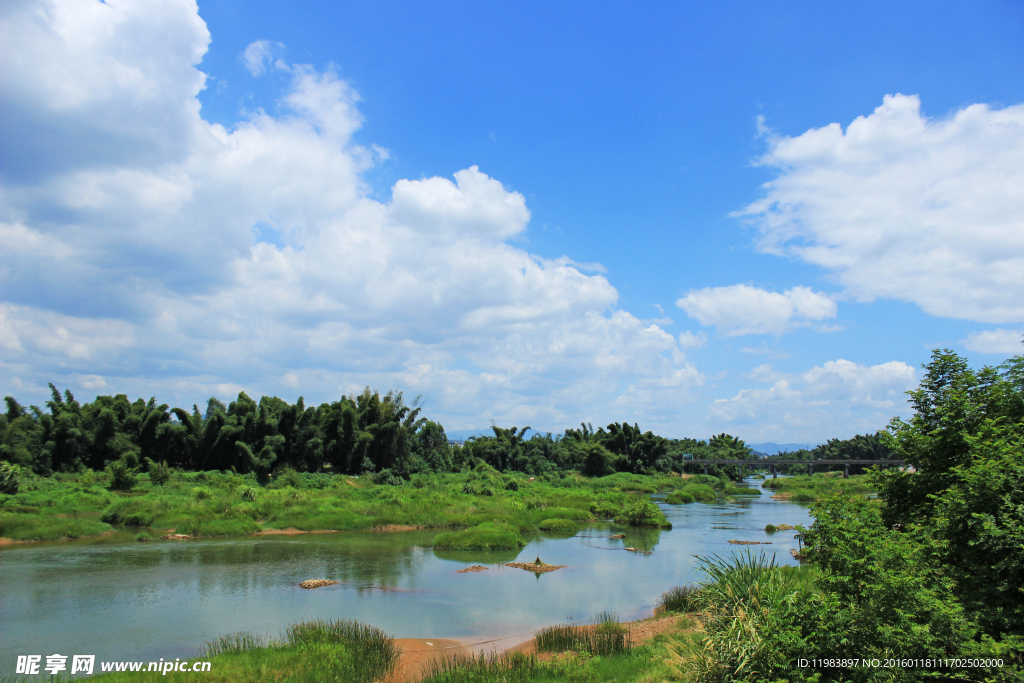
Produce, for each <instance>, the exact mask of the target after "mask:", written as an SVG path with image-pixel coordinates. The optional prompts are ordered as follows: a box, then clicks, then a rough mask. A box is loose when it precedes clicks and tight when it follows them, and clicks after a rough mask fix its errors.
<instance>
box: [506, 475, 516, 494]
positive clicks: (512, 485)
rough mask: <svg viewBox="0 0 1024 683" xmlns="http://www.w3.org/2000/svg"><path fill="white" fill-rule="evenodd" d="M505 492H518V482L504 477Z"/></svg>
mask: <svg viewBox="0 0 1024 683" xmlns="http://www.w3.org/2000/svg"><path fill="white" fill-rule="evenodd" d="M505 490H506V491H518V490H519V482H518V481H516V480H515V479H513V478H512V477H506V478H505Z"/></svg>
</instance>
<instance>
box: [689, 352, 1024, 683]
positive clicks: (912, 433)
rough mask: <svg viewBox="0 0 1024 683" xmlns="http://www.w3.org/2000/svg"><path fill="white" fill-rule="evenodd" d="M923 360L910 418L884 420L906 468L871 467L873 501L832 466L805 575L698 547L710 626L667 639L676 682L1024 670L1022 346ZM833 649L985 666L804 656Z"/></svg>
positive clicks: (811, 533) (966, 676)
mask: <svg viewBox="0 0 1024 683" xmlns="http://www.w3.org/2000/svg"><path fill="white" fill-rule="evenodd" d="M926 370H927V372H926V374H925V377H924V380H923V381H922V382H921V385H920V388H919V389H917V390H916V391H912V392H910V398H911V403H912V405H913V406H914V409H915V413H914V416H913V417H912V418H911V419H910V420H909V421H903V420H899V419H896V420H894V421H893V422H892V424H891V425H890V434H891V438H892V443H893V444H894V445H895V449H896V451H895V452H896V455H897V456H898V457H901V458H905V459H906V460H907V461H908V462H909V463H910V464H911V465H912V466H913V467H914V470H913V471H904V470H886V471H882V472H876V473H872V474H870V475H868V478H867V480H866V481H867V483H868V486H869V487H870V488H873V489H875V490H877V492H878V496H877V498H876V499H869V498H866V497H864V496H862V495H858V494H857V493H856V492H855V491H853V490H851V489H849V488H847V487H846V486H841V485H840V484H841V483H842V480H841V479H839V478H834V479H835V481H836V482H837V484H836V485H835V486H833V487H831V488H832V490H831V491H827V490H824V491H822V492H821V497H820V499H819V500H818V501H817V502H816V503H815V504H814V505H813V506H812V508H811V510H812V514H813V516H814V518H815V522H814V524H813V525H812V527H811V528H810V529H809V530H808V531H807V533H806V538H805V542H806V544H807V550H806V554H807V557H808V559H809V561H810V562H811V563H812V564H811V566H812V567H813V569H812V570H811V573H810V574H804V573H803V572H792V571H790V570H788V569H787V568H784V567H779V566H776V565H775V564H774V562H773V561H770V560H767V559H765V558H764V557H754V556H753V555H750V554H747V555H745V556H743V555H741V556H734V557H732V558H725V559H723V558H705V559H703V560H701V562H702V565H703V568H704V571H705V574H706V575H707V577H708V580H707V581H705V582H703V583H702V585H701V587H700V590H699V592H698V598H697V603H698V605H699V607H700V610H701V615H702V618H701V620H702V622H703V625H704V629H705V633H704V635H703V637H702V638H701V639H700V641H699V642H697V641H694V640H689V641H684V642H681V643H679V644H677V645H673V646H672V647H671V649H672V655H671V657H670V664H671V667H672V670H673V677H674V678H675V679H677V680H685V681H694V682H698V681H700V682H705V681H707V682H710V681H763V680H770V681H775V680H786V681H793V682H797V681H817V682H821V681H840V680H842V681H883V680H884V681H890V680H899V681H925V680H976V681H995V680H1005V681H1011V680H1022V679H1024V573H1022V572H1021V571H1020V567H1022V566H1024V517H1022V512H1021V511H1022V510H1024V358H1022V357H1019V356H1018V357H1016V358H1014V359H1011V360H1010V361H1008V362H1007V363H1005V364H1004V365H1003V366H1000V367H999V368H984V369H982V370H981V371H974V370H971V369H970V368H969V367H968V366H967V363H966V362H965V361H964V360H963V359H962V358H960V357H959V356H957V355H956V354H954V353H952V352H950V351H945V350H944V351H936V352H935V353H934V355H933V357H932V362H931V363H930V364H929V365H927V366H926ZM823 479H825V480H827V479H828V478H823ZM778 481H780V482H781V481H782V480H778ZM766 484H767V482H766ZM793 485H794V486H799V485H800V482H794V484H793ZM796 490H800V489H796ZM805 490H806V489H805ZM836 657H849V658H854V657H856V658H858V659H863V658H869V659H872V658H877V659H879V660H882V661H884V660H885V659H887V658H889V659H891V658H897V659H900V658H911V659H914V658H916V659H920V658H922V657H925V658H931V659H933V660H934V659H937V658H941V659H947V658H968V659H973V660H974V661H975V662H976V663H979V664H980V665H979V666H975V667H973V668H969V669H967V668H959V669H953V670H950V669H942V670H940V669H939V668H938V667H937V666H934V665H933V666H931V667H927V666H922V665H920V664H917V665H911V666H899V667H895V668H888V669H886V668H884V667H879V668H874V667H858V668H834V667H821V666H814V664H813V662H814V660H816V659H832V658H836ZM798 658H805V659H807V660H810V661H811V662H812V664H811V666H808V667H798V666H796V661H797V659H798ZM994 660H1000V661H1001V662H1002V666H995V665H993V661H994Z"/></svg>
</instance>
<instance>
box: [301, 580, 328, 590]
mask: <svg viewBox="0 0 1024 683" xmlns="http://www.w3.org/2000/svg"><path fill="white" fill-rule="evenodd" d="M336 583H338V582H337V581H331V580H330V579H309V580H308V581H303V582H302V583H300V584H299V588H320V587H321V586H333V585H334V584H336Z"/></svg>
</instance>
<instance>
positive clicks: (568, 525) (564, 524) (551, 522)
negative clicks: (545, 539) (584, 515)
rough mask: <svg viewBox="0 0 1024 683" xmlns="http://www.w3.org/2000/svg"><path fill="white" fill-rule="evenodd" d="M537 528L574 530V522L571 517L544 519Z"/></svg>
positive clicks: (542, 529)
mask: <svg viewBox="0 0 1024 683" xmlns="http://www.w3.org/2000/svg"><path fill="white" fill-rule="evenodd" d="M537 528H538V529H540V530H541V531H576V528H577V527H576V522H574V521H572V520H571V519H557V518H556V519H545V520H544V521H543V522H541V523H540V524H539V525H537Z"/></svg>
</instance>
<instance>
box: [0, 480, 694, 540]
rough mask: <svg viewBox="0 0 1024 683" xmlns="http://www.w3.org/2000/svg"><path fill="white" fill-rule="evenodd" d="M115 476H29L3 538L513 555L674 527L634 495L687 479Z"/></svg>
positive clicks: (6, 505) (7, 505) (2, 516)
mask: <svg viewBox="0 0 1024 683" xmlns="http://www.w3.org/2000/svg"><path fill="white" fill-rule="evenodd" d="M111 479H112V475H111V474H110V473H109V472H99V473H97V472H93V471H92V470H86V471H84V472H80V473H77V474H57V475H55V476H52V477H40V476H38V475H33V474H31V473H22V475H21V486H20V490H19V491H18V493H16V494H14V495H11V494H0V536H4V537H7V538H12V539H15V540H42V539H55V538H76V537H80V536H92V535H98V534H102V533H105V532H108V531H110V530H111V529H112V528H113V527H114V526H128V527H139V529H140V531H141V538H143V539H145V538H151V537H158V536H161V535H164V534H166V533H171V532H173V533H180V534H187V535H200V536H226V535H244V534H251V533H256V532H258V531H260V530H263V529H288V528H295V529H299V530H303V531H317V530H327V529H334V530H365V529H372V528H378V527H383V526H387V525H399V526H421V527H429V528H438V529H440V528H465V531H458V532H452V534H442V536H443V538H441V537H439V543H440V544H443V547H446V548H465V549H468V548H484V547H491V548H497V547H503V548H512V547H520V546H521V545H523V540H522V534H529V533H533V532H535V531H536V530H537V529H538V528H540V526H541V525H542V524H544V523H545V522H547V521H548V520H568V521H569V522H572V523H574V528H575V522H580V521H586V520H590V519H609V518H613V517H614V518H618V519H620V520H622V523H625V524H632V525H634V526H656V527H661V528H670V525H668V522H667V521H666V520H665V517H664V515H663V514H661V512H660V510H658V507H657V506H656V505H654V504H653V503H651V502H650V499H649V497H648V496H647V495H646V494H640V493H636V492H635V491H636V490H637V489H638V488H644V489H652V490H654V489H662V490H663V489H667V488H669V487H671V486H672V485H673V483H674V482H677V481H678V478H672V477H645V476H640V475H632V474H625V473H621V474H616V475H611V476H609V477H603V478H598V479H587V478H586V477H582V476H579V475H576V474H566V475H559V474H549V475H543V476H541V477H538V478H535V479H534V481H529V477H527V476H525V475H523V474H501V473H499V472H497V471H496V470H494V469H493V468H491V467H489V466H488V465H486V464H480V465H479V466H478V467H477V468H475V469H473V470H467V471H465V472H460V473H457V474H419V475H416V476H415V477H414V478H413V480H412V481H410V482H406V481H405V480H402V479H398V478H394V477H392V476H390V475H389V474H387V473H385V474H383V475H381V474H378V475H376V476H364V477H349V476H344V475H330V474H323V473H300V472H296V471H294V470H284V471H281V472H279V473H278V476H276V477H275V478H273V479H272V480H271V481H270V482H269V483H268V485H267V486H260V485H259V484H258V482H257V480H256V479H257V477H256V475H255V474H252V473H250V474H246V475H241V474H232V473H222V472H178V471H173V472H171V473H170V475H169V479H168V481H166V482H165V483H164V484H163V485H156V484H154V483H153V482H152V481H151V480H150V476H149V475H148V474H140V475H138V482H137V484H136V486H135V487H134V488H133V489H132V490H131V491H128V492H125V491H118V490H113V489H111V488H110V485H111ZM559 524H564V522H559ZM486 525H490V526H486ZM547 526H548V528H550V526H551V525H550V524H548V525H547Z"/></svg>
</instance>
